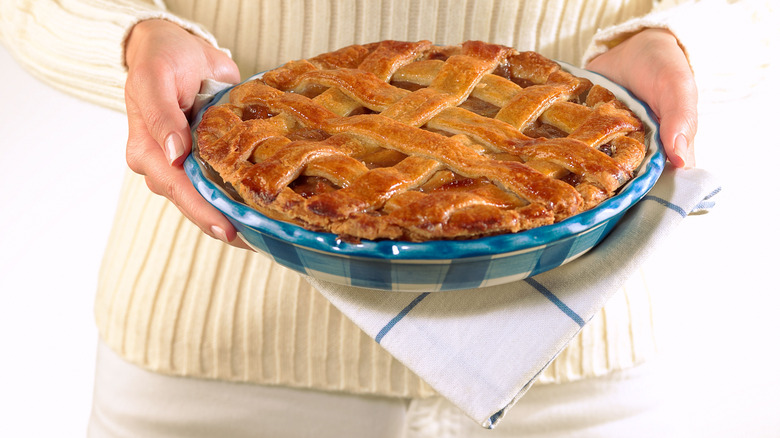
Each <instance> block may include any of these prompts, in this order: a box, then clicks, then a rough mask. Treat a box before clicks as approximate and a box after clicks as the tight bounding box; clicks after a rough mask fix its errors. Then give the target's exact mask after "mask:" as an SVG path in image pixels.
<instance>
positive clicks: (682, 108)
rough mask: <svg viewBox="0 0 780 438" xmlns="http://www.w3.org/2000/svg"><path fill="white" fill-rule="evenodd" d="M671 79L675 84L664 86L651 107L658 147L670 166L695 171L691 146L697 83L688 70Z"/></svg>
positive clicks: (696, 114) (696, 115)
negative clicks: (663, 152)
mask: <svg viewBox="0 0 780 438" xmlns="http://www.w3.org/2000/svg"><path fill="white" fill-rule="evenodd" d="M686 67H687V66H686ZM674 76H675V77H674V80H669V81H664V82H663V85H661V87H662V89H661V90H660V92H659V93H658V94H656V96H658V98H657V100H656V102H655V105H653V106H654V107H655V108H654V111H655V113H656V114H657V115H658V119H659V120H658V121H659V124H660V136H661V143H663V145H664V150H665V151H666V155H667V157H668V158H669V161H670V162H671V163H672V165H674V166H675V167H683V168H685V167H694V166H695V165H696V162H695V156H694V148H693V142H694V138H695V136H696V131H697V129H698V110H697V103H698V102H697V100H698V99H697V96H698V93H697V91H696V83H695V82H694V80H693V76H692V74H691V73H690V70H685V71H681V72H678V73H677V74H675V75H674Z"/></svg>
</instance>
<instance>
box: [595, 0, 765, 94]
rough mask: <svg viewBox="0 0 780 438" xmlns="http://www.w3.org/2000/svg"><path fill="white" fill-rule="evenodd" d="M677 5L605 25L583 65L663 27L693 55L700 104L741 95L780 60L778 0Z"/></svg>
mask: <svg viewBox="0 0 780 438" xmlns="http://www.w3.org/2000/svg"><path fill="white" fill-rule="evenodd" d="M677 1H679V0H677ZM673 3H675V2H674V1H669V0H667V1H664V2H661V4H660V5H659V6H658V7H657V8H656V9H655V10H654V11H653V12H651V13H650V14H647V15H644V16H640V17H636V18H633V19H630V20H627V21H625V22H623V23H620V24H617V25H614V26H609V27H606V28H604V29H599V31H598V32H597V33H596V35H594V37H593V39H592V41H591V43H590V45H589V46H588V48H587V49H586V51H585V53H584V55H583V60H582V64H583V65H585V64H587V63H588V62H589V61H591V60H592V59H594V58H595V57H597V56H598V55H601V54H602V53H604V52H606V51H607V50H609V49H610V48H612V47H614V46H616V45H617V44H619V43H621V42H622V41H625V40H626V39H627V38H629V37H630V36H632V35H634V34H636V33H638V32H640V31H641V30H643V29H647V28H661V29H667V30H669V31H670V32H672V33H673V34H674V35H675V36H676V37H677V41H678V43H679V44H680V47H681V48H682V49H683V51H684V52H685V54H686V56H687V57H688V62H689V64H690V65H691V68H692V70H693V72H694V75H695V76H696V83H697V87H698V89H699V95H700V99H699V100H700V102H703V103H705V104H706V103H710V102H714V101H723V100H728V99H734V98H739V97H740V96H743V95H745V94H746V93H747V92H748V91H749V90H750V89H752V88H754V87H756V86H757V85H758V84H759V83H761V82H763V81H764V80H766V79H768V77H769V72H768V66H770V65H772V64H776V62H777V57H778V47H777V41H780V17H779V16H780V13H779V11H778V6H777V4H776V3H775V2H774V1H770V0H737V1H734V0H732V1H726V0H707V1H691V2H683V3H682V4H679V5H676V4H673ZM746 42H748V44H746Z"/></svg>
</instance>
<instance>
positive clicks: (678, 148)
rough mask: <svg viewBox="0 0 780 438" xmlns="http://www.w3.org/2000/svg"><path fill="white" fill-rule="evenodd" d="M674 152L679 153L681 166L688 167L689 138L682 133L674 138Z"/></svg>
mask: <svg viewBox="0 0 780 438" xmlns="http://www.w3.org/2000/svg"><path fill="white" fill-rule="evenodd" d="M674 153H675V154H677V156H678V157H679V160H680V161H681V163H680V166H679V167H686V166H687V165H688V140H686V139H685V136H684V135H682V134H680V135H678V136H677V138H675V139H674Z"/></svg>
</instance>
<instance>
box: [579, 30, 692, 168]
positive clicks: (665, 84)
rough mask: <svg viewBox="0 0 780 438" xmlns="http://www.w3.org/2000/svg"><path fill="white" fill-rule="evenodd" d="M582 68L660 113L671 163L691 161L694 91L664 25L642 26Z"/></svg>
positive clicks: (684, 61) (686, 164) (674, 41)
mask: <svg viewBox="0 0 780 438" xmlns="http://www.w3.org/2000/svg"><path fill="white" fill-rule="evenodd" d="M586 68H588V69H589V70H592V71H594V72H596V73H600V74H602V75H604V76H606V77H607V78H609V79H610V80H612V81H614V82H616V83H618V84H620V85H623V86H624V87H626V88H628V89H629V90H631V92H632V93H634V94H635V95H636V96H637V97H638V98H639V99H641V100H643V101H644V102H645V103H647V104H648V105H649V106H650V109H651V110H652V111H653V113H655V115H656V117H658V121H659V123H660V134H661V142H662V143H663V145H664V150H665V151H666V155H667V157H668V158H669V161H670V162H671V163H672V165H674V166H675V167H693V166H695V164H696V161H695V158H694V154H693V140H694V136H695V135H696V129H697V125H698V112H697V108H696V105H697V102H698V91H697V89H696V82H695V80H694V78H693V72H692V71H691V68H690V66H689V65H688V59H687V58H686V56H685V54H684V53H683V51H682V49H681V48H680V46H679V45H678V43H677V38H675V37H674V35H672V34H671V33H670V32H669V31H666V30H663V29H645V30H643V31H641V32H639V33H637V34H636V35H633V36H632V37H630V38H629V39H627V40H625V41H623V42H622V43H620V44H618V45H617V46H615V47H614V48H612V49H610V50H609V51H607V52H606V53H604V54H602V55H600V56H598V57H596V58H595V59H593V60H592V61H591V62H590V63H588V65H587V66H586Z"/></svg>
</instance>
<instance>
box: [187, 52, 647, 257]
mask: <svg viewBox="0 0 780 438" xmlns="http://www.w3.org/2000/svg"><path fill="white" fill-rule="evenodd" d="M195 134H196V138H197V145H196V153H197V155H198V156H199V158H200V160H201V162H202V163H204V164H205V165H206V166H208V167H209V168H210V170H211V171H212V172H214V173H215V174H216V175H218V176H219V178H220V179H221V181H220V183H222V184H224V186H225V187H226V188H228V189H229V190H230V192H231V193H234V196H236V197H238V198H239V199H240V200H241V202H244V203H245V204H247V205H248V206H250V207H252V208H254V209H256V210H258V211H260V212H261V213H263V214H265V215H267V216H269V217H271V218H273V219H277V220H282V221H286V222H290V223H293V224H297V225H300V226H302V227H304V228H307V229H309V230H314V231H323V232H331V233H335V234H337V235H339V236H341V237H342V238H343V239H346V240H349V241H357V240H359V239H371V240H376V239H392V240H405V241H418V242H419V241H429V240H441V239H473V238H478V237H484V236H491V235H496V234H503V233H516V232H521V231H523V230H528V229H531V228H535V227H539V226H542V225H546V224H552V223H555V222H558V221H561V220H564V219H566V218H568V217H571V216H573V215H576V214H578V213H580V212H582V211H585V210H588V209H591V208H593V207H594V206H596V205H598V204H599V203H601V202H602V201H604V200H605V199H607V198H609V197H611V196H613V195H614V194H615V192H616V190H618V189H619V188H620V187H621V186H622V185H623V184H625V183H626V182H627V181H628V180H630V179H631V178H632V177H633V176H634V173H635V170H636V168H637V166H638V165H639V164H640V163H641V162H642V160H643V159H644V156H645V152H646V147H645V142H644V127H643V124H642V122H641V121H640V120H639V119H638V118H637V117H636V116H635V115H634V114H633V113H632V112H631V111H630V110H629V109H628V108H627V107H626V106H625V105H624V104H623V103H621V102H620V101H618V100H617V99H616V98H615V96H614V94H613V93H612V92H610V91H609V90H607V89H606V88H604V87H602V86H599V85H594V84H593V83H592V82H591V81H589V80H587V79H585V78H580V77H577V76H575V75H572V74H570V73H568V72H567V71H566V70H565V69H564V68H562V67H561V65H559V64H558V63H556V62H554V61H552V60H550V59H547V58H545V57H543V56H542V55H540V54H538V53H536V52H519V51H517V50H515V49H512V48H510V47H506V46H502V45H496V44H489V43H485V42H480V41H468V42H465V43H463V44H460V45H452V46H440V45H434V44H432V43H431V42H429V41H418V42H402V41H381V42H378V43H372V44H365V45H353V46H349V47H345V48H342V49H340V50H336V51H333V52H329V53H325V54H322V55H319V56H316V57H313V58H310V59H305V60H298V61H291V62H288V63H287V64H285V65H283V66H281V67H278V68H276V69H274V70H270V71H268V72H265V73H264V74H262V75H259V76H258V77H257V78H255V79H252V80H249V81H247V82H244V83H242V84H240V85H238V86H235V87H234V88H232V89H231V90H230V91H229V99H228V101H226V102H225V103H221V104H218V105H213V106H211V107H209V108H208V109H207V110H206V111H205V112H204V114H203V116H202V119H201V121H200V123H199V125H198V126H197V128H196V131H195Z"/></svg>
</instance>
